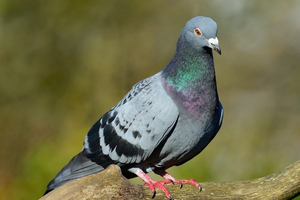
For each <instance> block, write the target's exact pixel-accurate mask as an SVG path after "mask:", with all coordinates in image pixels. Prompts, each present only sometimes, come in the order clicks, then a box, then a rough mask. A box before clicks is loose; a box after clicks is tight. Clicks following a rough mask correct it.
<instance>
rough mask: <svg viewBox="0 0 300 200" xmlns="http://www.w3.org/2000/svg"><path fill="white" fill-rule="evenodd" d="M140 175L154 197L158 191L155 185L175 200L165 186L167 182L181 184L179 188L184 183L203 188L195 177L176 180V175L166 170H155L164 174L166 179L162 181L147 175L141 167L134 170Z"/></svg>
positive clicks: (168, 183) (161, 174) (171, 199)
mask: <svg viewBox="0 0 300 200" xmlns="http://www.w3.org/2000/svg"><path fill="white" fill-rule="evenodd" d="M134 173H135V174H136V175H137V176H138V177H140V178H141V179H142V180H143V181H144V182H145V184H144V185H146V186H148V187H149V188H150V190H151V192H152V199H153V198H154V197H155V194H156V191H155V187H156V188H159V189H161V190H162V191H163V192H164V193H165V195H166V197H167V198H168V199H170V200H173V197H172V196H171V194H170V192H169V191H168V189H167V188H166V187H165V186H164V185H165V184H167V185H174V184H177V185H179V188H182V185H183V184H189V185H194V186H195V187H197V188H198V189H199V190H200V191H201V190H202V188H201V186H200V184H199V183H198V182H196V181H195V180H194V179H189V180H176V179H175V178H174V177H172V176H171V175H170V174H168V173H167V172H166V171H164V170H155V171H154V173H156V174H158V175H160V176H162V177H163V178H164V180H162V181H154V180H152V179H151V178H150V177H149V176H147V174H146V173H145V172H143V170H141V169H137V171H135V172H134Z"/></svg>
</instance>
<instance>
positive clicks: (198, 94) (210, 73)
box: [161, 48, 218, 116]
mask: <svg viewBox="0 0 300 200" xmlns="http://www.w3.org/2000/svg"><path fill="white" fill-rule="evenodd" d="M204 51H205V52H203V53H201V54H200V55H199V52H198V55H196V54H185V55H184V56H183V55H181V54H180V52H176V53H175V56H174V58H173V59H172V61H171V62H170V63H169V64H168V65H167V67H166V68H165V69H164V70H163V71H162V74H161V77H162V83H163V85H164V87H165V89H166V91H167V93H168V94H169V95H170V96H172V97H173V99H174V100H175V101H176V102H177V103H178V105H179V106H180V107H182V108H183V109H184V110H187V111H188V113H190V114H192V115H195V116H198V115H199V114H200V113H201V110H203V109H212V110H213V109H214V108H215V104H216V103H217V102H218V95H217V87H216V80H215V71H214V63H213V57H212V51H211V49H208V48H207V49H204Z"/></svg>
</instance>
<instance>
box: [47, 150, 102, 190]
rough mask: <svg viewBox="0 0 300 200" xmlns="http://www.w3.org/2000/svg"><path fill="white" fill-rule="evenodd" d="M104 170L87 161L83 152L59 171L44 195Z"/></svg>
mask: <svg viewBox="0 0 300 200" xmlns="http://www.w3.org/2000/svg"><path fill="white" fill-rule="evenodd" d="M102 170H104V168H103V167H101V166H100V165H98V164H97V163H94V162H92V161H91V160H90V159H88V158H87V157H86V156H85V154H84V152H83V151H81V152H80V153H79V154H77V155H76V156H74V157H73V158H72V159H71V160H70V162H69V163H68V164H67V165H66V166H65V167H64V168H62V169H61V170H60V172H59V173H58V174H57V175H56V177H55V178H54V179H53V180H52V181H51V182H50V183H49V184H48V185H47V190H46V192H45V194H47V193H48V192H51V191H52V190H54V189H55V188H57V187H59V186H61V185H63V184H65V183H66V182H69V181H71V180H74V179H77V178H80V177H84V176H87V175H91V174H95V173H97V172H100V171H102ZM45 194H44V195H45Z"/></svg>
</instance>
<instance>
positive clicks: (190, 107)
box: [46, 17, 223, 198]
mask: <svg viewBox="0 0 300 200" xmlns="http://www.w3.org/2000/svg"><path fill="white" fill-rule="evenodd" d="M216 34H217V25H216V23H215V22H214V21H213V20H212V19H210V18H207V17H195V18H193V19H191V20H190V21H188V22H187V24H186V25H185V27H184V29H183V30H182V32H181V34H180V36H179V39H178V42H177V48H176V52H175V55H174V57H173V59H172V60H171V62H170V63H169V64H168V65H167V66H166V67H165V68H164V69H163V70H162V71H161V72H159V73H157V74H156V75H154V76H151V77H149V78H147V79H145V80H143V81H140V82H139V83H137V84H136V85H135V86H134V87H133V88H132V90H131V91H129V92H128V93H127V95H126V96H125V97H124V98H123V99H122V100H121V101H120V102H119V103H118V104H117V105H116V106H115V107H113V108H112V109H110V110H109V111H108V112H107V113H106V114H104V115H103V116H102V117H101V118H100V119H99V120H98V121H97V122H96V123H95V124H94V126H93V127H92V128H91V129H90V131H89V132H88V134H87V135H86V137H85V140H84V148H83V150H82V151H81V152H80V153H79V154H78V155H76V156H75V157H74V158H73V159H72V160H71V161H70V162H69V163H68V165H66V166H65V167H64V168H63V169H62V170H61V171H60V172H59V173H58V175H57V176H56V177H55V178H54V179H53V180H52V181H51V182H50V183H49V184H48V186H47V191H46V193H47V192H49V191H51V190H53V189H55V188H56V187H58V186H60V185H62V184H64V183H65V182H68V181H70V180H73V179H76V178H79V177H83V176H87V175H90V174H93V173H97V172H99V171H102V170H103V169H105V168H106V167H108V166H109V165H110V164H116V165H119V166H120V167H121V169H122V173H123V174H124V176H126V177H127V178H132V177H134V176H136V175H138V176H139V172H140V171H141V170H142V171H143V172H146V173H147V172H151V171H158V170H162V171H164V170H166V169H167V168H169V167H171V166H174V165H180V164H182V163H184V162H186V161H188V160H190V159H191V158H193V157H194V156H196V155H197V154H199V153H200V152H201V151H202V150H203V149H204V148H205V147H206V145H207V144H208V143H209V142H210V141H211V140H212V139H213V137H214V136H215V135H216V133H217V132H218V130H219V128H220V126H221V123H222V118H223V108H222V105H221V103H220V102H219V98H218V94H217V87H216V81H215V71H214V63H213V56H212V49H214V50H216V51H217V52H218V53H221V50H220V48H219V46H218V39H217V37H216ZM144 181H146V182H147V181H148V179H147V180H144ZM150 184H151V183H150ZM166 195H167V196H168V194H166ZM169 198H171V196H170V197H169Z"/></svg>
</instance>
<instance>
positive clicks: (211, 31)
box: [177, 16, 221, 54]
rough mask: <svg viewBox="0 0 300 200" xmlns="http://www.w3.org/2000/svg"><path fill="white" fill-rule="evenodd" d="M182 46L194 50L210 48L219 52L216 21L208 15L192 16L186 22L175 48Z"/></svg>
mask: <svg viewBox="0 0 300 200" xmlns="http://www.w3.org/2000/svg"><path fill="white" fill-rule="evenodd" d="M182 46H184V48H185V49H186V48H188V49H190V50H192V51H196V52H199V51H200V52H201V51H203V50H205V49H207V48H210V49H214V50H215V51H216V52H218V53H219V54H221V49H220V47H219V40H218V38H217V23H216V22H215V21H214V20H212V19H211V18H209V17H202V16H199V17H194V18H192V19H191V20H189V21H188V22H187V23H186V25H185V26H184V28H183V30H182V32H181V34H180V37H179V39H178V43H177V48H179V49H180V47H182Z"/></svg>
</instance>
